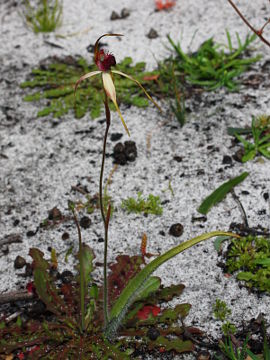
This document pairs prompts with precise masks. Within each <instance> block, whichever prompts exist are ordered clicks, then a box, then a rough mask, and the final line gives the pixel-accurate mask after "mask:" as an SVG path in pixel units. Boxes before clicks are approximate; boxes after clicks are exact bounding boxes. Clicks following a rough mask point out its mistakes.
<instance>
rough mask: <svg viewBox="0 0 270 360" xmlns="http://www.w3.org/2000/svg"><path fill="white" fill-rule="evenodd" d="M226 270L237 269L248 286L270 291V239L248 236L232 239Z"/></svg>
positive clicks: (239, 278)
mask: <svg viewBox="0 0 270 360" xmlns="http://www.w3.org/2000/svg"><path fill="white" fill-rule="evenodd" d="M226 271H227V272H229V273H234V272H236V271H237V279H238V280H242V281H244V282H245V284H246V286H248V287H252V288H256V289H258V290H259V291H267V292H270V240H269V239H267V238H265V237H257V236H252V235H250V236H247V237H242V238H240V239H238V240H237V241H235V240H232V241H231V244H230V245H229V249H228V251H227V254H226Z"/></svg>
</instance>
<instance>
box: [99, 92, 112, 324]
mask: <svg viewBox="0 0 270 360" xmlns="http://www.w3.org/2000/svg"><path fill="white" fill-rule="evenodd" d="M104 105H105V112H106V129H105V134H104V140H103V152H102V163H101V170H100V179H99V204H100V211H101V216H102V220H103V224H104V233H105V239H104V261H103V284H104V286H103V306H104V325H105V328H106V327H107V324H108V322H109V310H108V281H107V257H108V229H109V226H108V225H109V217H108V216H107V215H106V216H105V212H104V207H103V194H102V184H103V173H104V165H105V154H106V145H107V137H108V132H109V128H110V124H111V113H110V109H109V105H108V97H107V94H106V93H105V101H104Z"/></svg>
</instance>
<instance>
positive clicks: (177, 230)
mask: <svg viewBox="0 0 270 360" xmlns="http://www.w3.org/2000/svg"><path fill="white" fill-rule="evenodd" d="M183 231H184V228H183V225H182V224H180V223H177V224H173V225H172V226H171V227H170V230H169V234H170V235H172V236H175V237H179V236H181V235H182V234H183Z"/></svg>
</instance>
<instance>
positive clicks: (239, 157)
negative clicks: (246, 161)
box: [233, 149, 245, 163]
mask: <svg viewBox="0 0 270 360" xmlns="http://www.w3.org/2000/svg"><path fill="white" fill-rule="evenodd" d="M244 153H245V150H244V149H239V150H237V151H236V153H235V154H234V155H233V159H234V160H235V161H237V162H240V163H241V162H242V157H243V156H244Z"/></svg>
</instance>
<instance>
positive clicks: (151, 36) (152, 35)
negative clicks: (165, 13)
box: [146, 28, 158, 39]
mask: <svg viewBox="0 0 270 360" xmlns="http://www.w3.org/2000/svg"><path fill="white" fill-rule="evenodd" d="M146 36H147V37H148V38H149V39H156V38H157V37H158V33H157V31H156V30H155V29H153V28H151V29H150V31H149V33H148V34H147V35H146Z"/></svg>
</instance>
